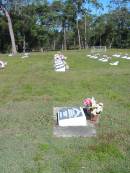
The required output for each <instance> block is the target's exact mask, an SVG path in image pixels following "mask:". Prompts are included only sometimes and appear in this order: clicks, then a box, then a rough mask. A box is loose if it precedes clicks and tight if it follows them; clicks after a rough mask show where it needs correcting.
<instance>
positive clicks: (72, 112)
mask: <svg viewBox="0 0 130 173" xmlns="http://www.w3.org/2000/svg"><path fill="white" fill-rule="evenodd" d="M82 116H83V113H82V111H81V109H80V107H79V108H74V107H72V108H62V109H60V110H59V112H58V117H59V120H63V119H69V118H77V117H82Z"/></svg>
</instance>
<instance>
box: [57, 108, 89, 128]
mask: <svg viewBox="0 0 130 173" xmlns="http://www.w3.org/2000/svg"><path fill="white" fill-rule="evenodd" d="M57 116H58V117H57V118H58V124H59V126H87V120H86V116H85V114H84V111H83V109H82V108H81V107H69V108H61V109H60V110H59V111H58V115H57Z"/></svg>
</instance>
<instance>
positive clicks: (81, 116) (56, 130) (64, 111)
mask: <svg viewBox="0 0 130 173" xmlns="http://www.w3.org/2000/svg"><path fill="white" fill-rule="evenodd" d="M53 119H54V125H53V134H54V136H56V137H93V136H96V127H95V125H94V124H93V123H91V122H90V121H88V120H87V118H86V117H85V113H84V111H83V108H81V107H54V108H53ZM77 120H78V121H79V122H78V121H77ZM60 121H61V122H60Z"/></svg>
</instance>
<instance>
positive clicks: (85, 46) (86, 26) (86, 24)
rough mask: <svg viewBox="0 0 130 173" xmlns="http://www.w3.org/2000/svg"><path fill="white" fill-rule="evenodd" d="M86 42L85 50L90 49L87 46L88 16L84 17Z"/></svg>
mask: <svg viewBox="0 0 130 173" xmlns="http://www.w3.org/2000/svg"><path fill="white" fill-rule="evenodd" d="M84 34H85V36H84V40H85V44H84V45H85V49H87V48H88V45H87V21H86V15H85V16H84Z"/></svg>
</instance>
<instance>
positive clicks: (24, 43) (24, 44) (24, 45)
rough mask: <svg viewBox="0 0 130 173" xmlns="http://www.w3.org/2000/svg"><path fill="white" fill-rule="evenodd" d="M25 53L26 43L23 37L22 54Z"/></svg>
mask: <svg viewBox="0 0 130 173" xmlns="http://www.w3.org/2000/svg"><path fill="white" fill-rule="evenodd" d="M25 51H26V41H25V35H24V37H23V52H24V53H25Z"/></svg>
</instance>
